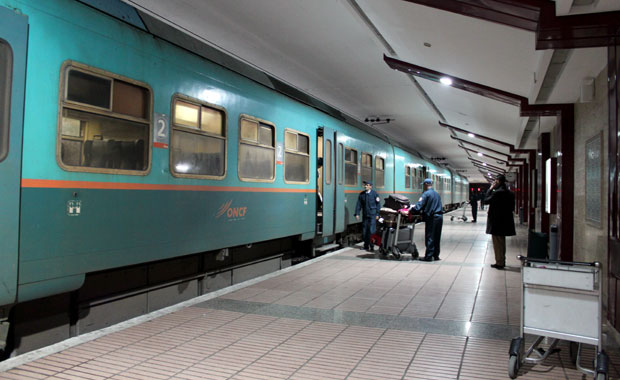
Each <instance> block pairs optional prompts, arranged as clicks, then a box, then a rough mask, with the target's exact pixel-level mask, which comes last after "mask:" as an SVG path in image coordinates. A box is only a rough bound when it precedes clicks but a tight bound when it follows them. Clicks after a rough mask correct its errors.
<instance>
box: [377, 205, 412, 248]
mask: <svg viewBox="0 0 620 380" xmlns="http://www.w3.org/2000/svg"><path fill="white" fill-rule="evenodd" d="M405 218H407V216H405V215H402V214H401V213H400V212H399V213H398V216H397V218H396V227H388V226H387V225H385V226H384V227H383V231H382V234H381V235H382V236H381V244H380V245H379V253H381V254H382V255H385V256H387V255H389V254H392V256H394V258H396V259H400V258H401V257H402V254H403V253H405V252H406V253H411V257H412V258H413V259H416V258H417V257H418V256H419V252H418V248H417V247H416V245H415V242H414V241H413V235H414V231H415V223H406V222H405ZM405 229H407V231H403V230H405ZM401 232H404V234H402V235H404V236H403V237H402V240H400V239H401Z"/></svg>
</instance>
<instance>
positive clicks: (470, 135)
mask: <svg viewBox="0 0 620 380" xmlns="http://www.w3.org/2000/svg"><path fill="white" fill-rule="evenodd" d="M467 136H469V137H471V138H472V139H473V138H474V137H476V135H474V134H473V133H468V134H467Z"/></svg>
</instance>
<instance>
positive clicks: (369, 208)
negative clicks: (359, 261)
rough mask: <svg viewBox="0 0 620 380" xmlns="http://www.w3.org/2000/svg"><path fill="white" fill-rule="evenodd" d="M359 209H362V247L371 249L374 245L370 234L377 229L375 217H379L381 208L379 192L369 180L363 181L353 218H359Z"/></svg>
mask: <svg viewBox="0 0 620 380" xmlns="http://www.w3.org/2000/svg"><path fill="white" fill-rule="evenodd" d="M360 210H361V211H363V216H364V218H363V220H362V239H363V240H364V249H365V250H367V251H372V250H373V249H374V246H373V245H372V244H371V243H370V236H371V235H372V234H374V233H375V231H376V230H377V219H378V218H379V210H381V198H379V194H377V192H376V191H374V190H373V189H372V183H371V182H364V191H362V192H361V193H360V195H359V197H358V198H357V204H356V205H355V219H358V220H359V218H360Z"/></svg>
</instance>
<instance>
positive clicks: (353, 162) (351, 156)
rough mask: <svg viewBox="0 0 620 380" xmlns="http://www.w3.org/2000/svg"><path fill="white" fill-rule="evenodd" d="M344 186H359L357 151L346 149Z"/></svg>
mask: <svg viewBox="0 0 620 380" xmlns="http://www.w3.org/2000/svg"><path fill="white" fill-rule="evenodd" d="M344 184H345V186H357V151H356V150H355V149H351V148H345V149H344Z"/></svg>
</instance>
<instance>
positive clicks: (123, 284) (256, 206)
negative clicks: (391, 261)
mask: <svg viewBox="0 0 620 380" xmlns="http://www.w3.org/2000/svg"><path fill="white" fill-rule="evenodd" d="M96 4H102V3H101V2H96V1H78V0H54V1H49V0H0V20H2V22H0V53H1V54H0V75H2V76H3V77H2V78H0V109H1V110H2V113H1V115H2V116H1V117H0V123H1V124H0V192H1V193H0V209H2V210H3V211H2V213H0V226H1V228H0V261H1V262H2V265H0V279H1V282H2V286H0V337H7V336H8V337H9V338H5V339H0V349H4V351H7V350H9V349H10V347H12V349H15V348H17V347H22V352H23V351H24V350H27V349H31V348H36V346H37V345H41V343H40V341H41V340H42V339H39V338H36V339H35V338H32V341H31V342H30V343H28V337H29V336H30V335H28V333H25V331H30V330H32V329H33V327H32V326H34V325H35V324H36V325H40V324H41V323H42V322H41V321H42V320H49V319H50V318H48V317H49V315H54V316H61V317H59V319H60V320H62V322H58V321H57V320H56V321H55V322H54V323H51V326H52V327H53V328H51V327H49V326H48V327H41V328H40V329H41V331H39V332H40V333H41V334H43V335H46V334H47V335H53V334H55V335H56V336H55V338H56V339H61V338H64V337H68V336H72V335H76V334H79V333H83V332H85V331H88V330H92V329H95V328H97V327H101V325H102V324H104V325H105V324H109V323H112V322H115V321H117V320H118V318H128V317H131V316H133V315H138V314H140V313H143V312H146V311H148V310H152V309H156V308H159V307H162V305H163V304H162V303H160V302H159V301H156V300H155V298H153V299H150V298H148V296H147V298H146V299H147V301H144V300H143V299H140V300H139V301H136V302H137V303H138V304H139V306H135V308H132V307H130V306H126V308H125V309H124V310H131V311H126V312H125V314H126V315H119V314H123V313H121V312H119V311H118V305H119V304H118V303H117V304H115V305H116V306H115V307H117V309H116V311H114V312H111V311H110V310H111V309H106V308H102V309H101V311H100V312H99V314H97V313H96V308H97V307H99V306H101V305H103V304H105V303H106V302H107V301H106V302H104V301H102V300H104V299H105V300H108V301H110V300H115V301H118V302H125V301H126V300H127V299H128V298H129V297H130V295H131V296H132V297H134V298H135V297H137V296H136V294H138V293H140V292H136V289H146V291H147V292H149V294H153V293H156V292H157V291H160V293H161V292H163V290H162V289H167V288H166V287H165V286H163V285H162V284H164V285H169V286H171V287H174V286H176V289H178V288H179V284H181V283H182V281H181V280H183V281H185V282H184V283H189V284H192V287H194V288H195V287H196V286H197V288H198V290H192V291H190V292H185V290H179V291H177V293H183V297H190V296H195V295H197V294H200V293H202V292H205V291H210V290H213V289H214V287H216V286H218V285H217V284H216V285H213V284H214V283H218V281H219V280H217V279H218V278H219V277H217V276H215V275H214V276H212V277H210V278H211V279H215V280H213V281H214V282H213V281H212V282H210V283H209V282H208V281H207V282H206V284H205V285H200V284H202V281H203V280H204V275H205V273H206V274H212V273H216V272H217V273H229V272H226V270H228V269H230V268H237V269H238V268H241V267H244V268H245V267H246V266H247V265H246V264H248V263H254V264H255V263H264V262H271V261H269V260H271V259H272V258H273V257H274V255H275V254H277V253H278V252H283V251H294V250H295V248H296V247H305V248H307V249H311V250H316V249H320V247H323V246H326V245H329V244H339V245H342V244H350V243H352V242H354V241H355V239H357V238H358V236H359V230H360V223H359V222H358V221H356V220H355V218H354V215H353V214H354V209H355V204H356V200H357V196H358V193H359V192H360V191H361V190H362V188H363V187H362V182H363V181H372V182H373V183H374V188H375V190H376V191H377V192H379V194H380V195H381V196H382V197H386V196H387V195H388V194H391V193H401V194H405V195H407V196H408V197H410V198H411V199H412V200H417V199H418V198H419V197H420V196H421V192H422V185H421V183H422V181H423V179H424V178H432V179H433V180H434V182H435V189H436V190H437V191H438V192H439V193H440V195H441V197H442V199H443V203H444V205H445V208H446V210H451V209H454V208H456V207H459V206H460V205H462V204H463V203H464V202H465V201H466V199H467V198H468V191H469V184H468V181H467V178H465V177H463V176H460V175H459V174H458V173H456V172H455V171H454V170H451V169H449V168H447V167H445V166H442V165H440V164H438V163H437V162H433V161H432V160H430V159H428V158H425V157H423V156H422V155H421V154H419V153H417V152H416V151H414V150H411V149H408V148H406V147H404V146H402V145H399V144H397V143H395V142H393V141H391V140H390V139H389V138H388V137H386V136H384V135H383V134H381V133H380V132H378V131H377V130H374V129H372V128H370V127H369V126H367V125H365V124H363V123H361V122H359V121H356V120H354V119H353V118H351V117H349V116H346V115H343V114H342V113H340V112H339V111H337V110H335V109H333V108H331V107H330V106H328V105H326V104H324V103H322V102H320V101H318V100H317V99H315V98H312V97H310V96H309V95H307V94H302V93H301V92H300V91H299V90H296V89H294V88H292V87H291V86H287V85H285V84H284V83H282V82H281V81H277V80H276V79H275V78H273V77H270V76H269V75H268V74H265V73H259V72H257V71H256V69H254V68H251V67H250V66H249V65H245V64H243V63H241V62H238V61H235V62H234V64H231V62H232V61H233V59H232V58H230V57H227V58H222V56H221V53H212V54H211V55H209V53H208V52H210V51H211V50H209V49H208V48H207V47H206V46H202V45H201V47H199V48H197V47H196V46H198V45H196V44H197V42H196V41H193V42H192V43H193V44H194V45H192V46H194V47H195V49H191V48H190V47H189V46H187V45H186V46H184V45H183V43H182V38H181V39H180V40H179V39H178V38H177V40H175V39H174V38H173V37H174V35H173V34H171V36H172V37H169V38H167V37H166V36H165V35H163V34H164V33H163V32H161V30H164V31H165V30H167V29H165V27H164V26H163V25H160V26H161V28H159V30H160V32H158V33H156V32H154V31H153V30H152V29H153V28H152V25H154V23H156V21H157V20H154V19H150V20H148V22H149V23H150V25H151V30H150V29H149V27H148V26H147V25H145V24H146V22H145V21H144V20H145V18H144V17H145V16H144V15H142V16H143V17H142V18H140V17H130V16H127V15H128V14H131V12H133V13H134V14H135V13H136V12H137V10H135V9H134V8H132V7H130V6H129V5H127V4H124V3H122V2H120V1H110V2H104V3H103V4H104V5H100V6H99V7H98V6H97V5H96ZM115 6H116V7H117V9H116V12H120V13H122V12H125V13H123V14H120V15H119V14H114V12H115V10H112V11H110V8H114V7H115ZM102 8H106V9H102ZM119 9H120V11H119ZM179 41H181V42H179ZM190 45H191V44H190ZM257 78H258V79H257ZM260 78H263V79H260ZM264 78H269V79H270V80H269V81H266V80H264ZM233 252H234V255H233V254H232V253H233ZM312 252H316V251H312ZM233 256H234V257H233ZM279 257H280V258H279V261H278V263H279V264H278V265H280V266H282V265H283V264H282V263H283V260H286V255H284V256H279ZM188 268H189V269H188ZM254 268H258V269H256V270H258V271H260V270H261V269H260V265H258V264H257V265H255V266H254ZM276 269H277V268H276ZM269 270H271V269H269ZM255 272H256V271H254V272H253V273H255ZM231 273H232V272H231ZM239 273H243V272H239ZM201 276H202V277H201ZM226 276H227V277H226V279H225V280H222V281H223V284H224V285H226V284H230V283H234V282H239V281H241V280H242V279H243V278H244V275H242V274H239V275H237V277H236V278H234V279H231V276H235V275H234V274H233V275H230V274H227V275H226ZM246 276H250V274H247V275H246ZM196 284H198V285H196ZM194 285H196V286H194ZM224 285H221V286H224ZM184 289H185V288H184ZM192 289H193V288H192ZM128 294H129V295H128ZM160 296H161V297H160V298H166V299H169V298H170V297H169V295H167V294H165V293H161V294H160ZM59 297H60V298H59ZM182 299H184V298H182ZM46 302H47V303H46ZM110 302H111V301H110ZM144 302H146V306H145V303H144ZM162 302H164V301H162ZM168 302H169V301H168ZM29 305H30V306H29ZM42 305H47V306H44V307H42ZM58 305H62V306H58ZM101 307H102V306H101ZM134 309H135V310H134ZM33 310H36V312H35V311H33ZM54 310H56V311H54ZM45 312H47V313H48V314H45V315H43V316H40V317H39V320H37V321H36V323H35V321H34V318H36V317H35V316H33V315H35V314H36V315H38V314H40V313H45ZM95 315H114V317H112V318H111V319H107V320H106V322H97V318H98V317H94V316H95ZM46 316H47V317H46ZM57 319H58V318H57ZM85 320H87V321H88V323H85V322H84V323H83V321H85ZM28 322H30V324H28ZM43 324H44V323H43ZM20 326H21V327H20ZM58 326H66V328H65V327H63V328H62V329H60V330H62V332H58V331H59V330H58ZM20 330H21V331H22V333H21V334H20V333H19V331H20ZM52 330H53V331H54V332H53V333H52V332H50V331H52ZM18 335H19V336H20V338H19V340H20V342H15V341H14V342H11V338H10V337H11V336H18ZM43 340H45V339H43ZM20 345H21V346H20Z"/></svg>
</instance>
